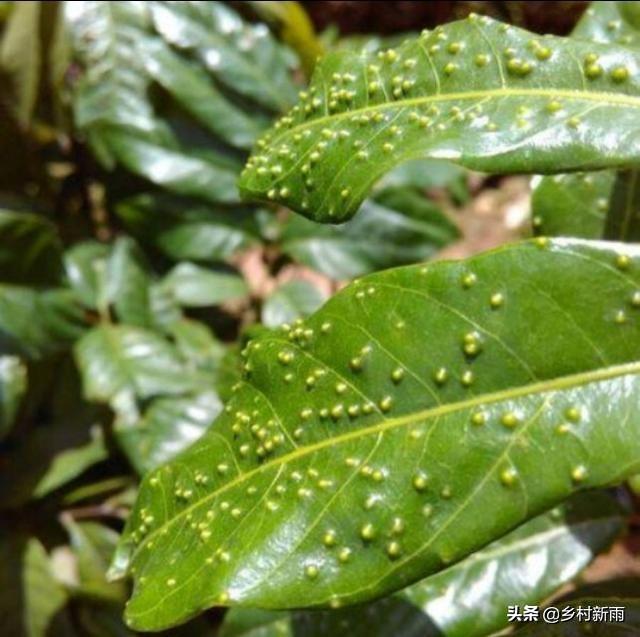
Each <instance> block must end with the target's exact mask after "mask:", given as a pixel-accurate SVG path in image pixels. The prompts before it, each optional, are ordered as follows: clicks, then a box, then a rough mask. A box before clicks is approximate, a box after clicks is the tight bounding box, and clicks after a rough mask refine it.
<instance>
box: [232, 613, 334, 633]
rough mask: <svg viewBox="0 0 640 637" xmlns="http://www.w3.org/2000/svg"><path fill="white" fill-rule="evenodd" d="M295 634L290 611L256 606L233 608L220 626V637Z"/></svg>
mask: <svg viewBox="0 0 640 637" xmlns="http://www.w3.org/2000/svg"><path fill="white" fill-rule="evenodd" d="M295 634H296V633H295V632H294V629H293V627H292V626H291V618H290V615H289V613H286V612H278V611H268V610H258V609H255V608H232V609H231V610H230V611H229V612H228V613H227V614H226V615H225V616H224V623H223V624H222V626H221V627H220V637H294V636H295ZM333 637H339V634H334V635H333Z"/></svg>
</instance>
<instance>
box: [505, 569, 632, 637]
mask: <svg viewBox="0 0 640 637" xmlns="http://www.w3.org/2000/svg"><path fill="white" fill-rule="evenodd" d="M638 590H640V581H638V580H637V579H631V578H627V579H620V580H611V581H609V582H602V583H599V584H591V585H587V586H583V587H581V588H579V589H578V590H576V591H574V592H572V593H570V594H569V595H568V596H566V597H565V598H563V600H560V602H555V603H553V604H551V605H552V606H554V607H555V608H558V609H559V610H560V613H561V614H562V612H563V611H564V612H565V613H567V615H568V616H569V617H570V616H573V617H576V615H577V612H578V609H579V608H582V609H583V612H584V609H588V608H590V609H594V608H596V607H598V608H607V609H609V608H610V607H615V608H620V607H622V608H624V621H622V622H619V621H606V620H602V619H600V620H595V619H594V620H592V621H585V620H583V621H579V620H577V619H574V620H573V621H564V622H560V623H557V624H555V625H554V624H551V625H550V624H549V623H546V622H543V621H539V622H537V623H533V624H529V625H526V624H525V625H524V626H523V627H522V630H516V631H515V633H514V634H516V635H518V637H524V636H525V635H531V636H532V637H533V636H539V637H580V636H582V635H585V636H586V635H589V636H593V637H633V636H634V635H637V634H638V633H639V632H640V597H639V596H638ZM587 612H588V611H587Z"/></svg>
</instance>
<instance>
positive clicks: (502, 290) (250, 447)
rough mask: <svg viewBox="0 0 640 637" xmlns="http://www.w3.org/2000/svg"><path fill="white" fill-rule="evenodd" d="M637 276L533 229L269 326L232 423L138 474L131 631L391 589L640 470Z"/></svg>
mask: <svg viewBox="0 0 640 637" xmlns="http://www.w3.org/2000/svg"><path fill="white" fill-rule="evenodd" d="M639 286H640V257H638V256H636V252H635V251H634V248H633V247H630V246H624V245H618V244H593V245H591V244H588V243H580V242H578V241H575V242H572V241H551V242H550V241H540V240H538V241H537V242H530V243H524V244H520V245H515V246H511V247H506V248H504V249H501V250H497V251H495V252H492V253H487V254H484V255H479V256H477V257H474V258H472V259H469V260H467V261H463V262H452V263H447V262H443V263H435V264H432V265H429V266H413V267H405V268H398V269H395V270H390V271H387V272H383V273H379V274H375V275H372V276H369V277H367V278H364V279H362V280H360V281H359V282H357V283H355V284H353V285H351V286H349V287H348V288H346V289H345V290H343V291H342V292H340V293H339V294H337V295H336V296H335V297H334V298H333V299H332V300H330V301H329V302H328V303H327V304H326V305H325V306H323V307H322V308H321V309H320V310H319V311H318V312H316V313H315V314H314V315H313V316H312V317H310V318H309V319H308V320H307V321H305V322H304V323H303V324H302V325H301V326H299V327H296V328H295V329H292V330H290V331H289V332H281V333H276V332H274V333H267V334H264V335H261V336H258V337H257V338H256V339H255V340H254V341H253V342H252V344H250V345H249V346H248V347H247V350H246V352H245V371H246V374H247V376H246V378H245V380H244V381H243V382H241V383H240V384H239V386H238V387H237V388H236V392H235V395H234V397H233V398H232V400H231V401H230V402H229V403H228V405H227V407H226V408H225V412H224V414H223V415H222V416H221V417H220V418H219V419H218V421H217V422H216V424H215V425H214V426H213V427H212V428H211V429H210V430H209V431H208V432H207V433H206V434H205V435H204V436H203V437H202V438H201V439H200V440H199V441H198V442H197V443H196V444H195V445H193V446H192V447H190V448H189V449H188V450H187V451H186V452H184V453H183V454H181V455H180V456H179V458H177V459H175V460H174V461H173V462H171V463H169V464H167V465H165V466H163V467H161V468H160V469H158V470H156V471H153V472H151V473H150V474H149V475H148V476H147V477H146V478H145V480H144V481H143V485H142V488H141V491H140V495H139V499H138V502H137V504H136V507H135V509H134V511H133V512H132V515H131V517H130V518H129V521H128V523H127V527H126V530H125V533H124V536H123V538H122V541H121V543H120V545H119V549H118V551H117V553H116V557H115V558H114V563H113V566H112V574H113V575H118V574H124V573H125V572H133V574H134V576H135V579H136V584H135V589H134V594H133V597H132V600H131V601H130V603H129V606H128V609H127V619H128V621H129V622H130V624H131V626H132V627H135V628H137V629H141V628H142V629H147V630H149V629H160V628H162V627H166V626H168V625H171V624H174V623H177V622H180V621H183V620H185V619H186V618H188V617H189V616H191V615H193V614H195V613H197V612H199V611H200V610H202V609H204V608H206V607H208V606H211V605H215V604H223V605H227V604H229V605H235V604H238V605H245V606H258V607H266V608H287V607H301V606H335V605H339V604H342V605H344V604H349V603H355V602H359V601H366V600H370V599H374V598H377V597H380V596H382V595H385V594H388V593H391V592H393V591H396V590H399V589H401V588H404V587H406V586H407V585H409V584H411V583H413V582H415V581H417V580H419V579H422V578H424V577H426V576H428V575H430V574H433V573H436V572H438V571H440V570H442V569H443V568H444V567H446V566H447V565H449V564H451V563H452V562H456V561H459V560H461V559H462V558H464V557H465V556H467V555H469V554H470V553H472V552H473V551H475V550H477V549H479V548H481V547H482V546H484V545H486V544H487V543H489V542H491V541H492V540H495V539H497V538H499V537H501V536H502V535H504V534H505V533H507V532H508V531H510V530H511V529H512V528H514V527H516V526H518V525H520V524H522V523H523V522H524V521H526V520H527V519H529V518H530V517H532V516H534V515H536V514H539V513H541V512H542V511H544V510H546V509H548V508H549V507H550V506H553V505H554V504H556V503H558V502H560V501H562V500H564V499H565V498H567V497H568V496H570V495H571V494H572V493H574V492H576V491H578V490H581V489H584V488H591V487H596V486H600V485H604V484H610V483H614V482H617V481H621V480H623V479H624V478H625V477H627V476H628V475H631V474H633V473H634V472H637V471H638V469H639V468H640V465H639V464H638V457H639V449H638V444H640V443H638V440H640V438H639V437H638V436H637V429H636V426H635V422H636V420H637V419H636V417H635V414H636V411H635V410H636V401H635V398H634V396H635V392H636V391H637V384H638V382H640V381H638V378H637V373H638V369H639V368H638V362H637V347H636V343H637V342H638V339H639V338H640V323H639V322H638V318H637V316H636V312H637V311H638V310H637V308H636V306H635V304H634V298H635V297H634V293H635V292H636V291H637V289H638V287H639ZM534 326H535V329H534ZM542 466H544V471H543V472H541V467H542ZM487 510H491V511H493V512H494V514H493V515H491V516H487V515H486V511H487ZM396 518H397V519H398V521H396ZM178 538H179V541H178Z"/></svg>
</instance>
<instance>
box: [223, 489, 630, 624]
mask: <svg viewBox="0 0 640 637" xmlns="http://www.w3.org/2000/svg"><path fill="white" fill-rule="evenodd" d="M623 527H624V514H623V512H622V511H621V510H620V509H619V508H618V507H617V506H616V505H615V504H614V502H613V500H612V499H611V498H610V497H608V496H607V495H606V494H603V493H588V494H580V495H578V496H576V497H575V498H573V499H572V500H570V501H569V503H568V504H567V505H565V506H563V507H559V508H557V509H555V510H554V511H551V512H549V513H545V514H544V515H541V516H539V517H537V518H534V519H533V520H530V521H529V522H526V523H525V524H523V525H522V526H521V527H519V528H518V529H516V530H515V531H513V532H511V533H509V534H508V535H506V536H505V537H504V538H501V539H500V540H498V541H496V542H494V543H492V544H490V545H489V546H487V547H486V548H484V549H481V550H480V551H477V552H476V553H474V554H473V555H471V556H470V557H468V558H466V559H464V560H462V561H461V562H459V563H458V564H456V565H455V566H452V567H450V568H448V569H446V570H444V571H442V572H441V573H438V574H437V575H433V576H431V577H429V578H427V579H425V580H423V581H422V582H419V583H418V584H415V585H413V586H411V587H409V588H407V589H406V590H404V591H402V592H401V593H399V594H398V595H396V596H394V597H389V598H386V599H383V600H380V601H378V602H374V603H372V604H367V605H364V606H354V607H351V608H346V609H344V610H337V611H327V612H317V611H315V612H306V613H301V612H298V613H294V614H292V615H291V616H290V620H287V618H286V616H284V617H283V614H282V613H277V612H272V613H267V612H262V613H255V612H254V611H250V610H245V609H232V610H231V611H230V612H229V613H228V615H226V616H225V628H224V629H223V634H225V635H226V634H227V633H226V632H224V631H225V630H226V631H228V632H229V635H238V636H239V635H245V634H247V635H248V634H250V631H251V630H252V629H256V628H257V627H258V625H263V626H266V625H270V627H271V629H272V630H273V634H274V635H276V634H278V633H276V632H275V626H276V625H280V624H284V625H286V626H287V628H288V629H289V630H290V634H292V635H304V637H323V636H324V635H331V636H332V637H347V636H348V637H359V636H363V637H366V636H367V635H371V634H375V635H376V637H396V636H397V635H402V637H445V636H446V637H474V636H478V637H484V636H485V635H488V634H493V633H494V632H495V631H496V630H498V629H500V628H502V627H503V626H505V625H506V624H507V607H508V606H510V605H523V604H539V603H540V602H541V601H542V600H544V599H546V598H547V597H549V595H550V594H551V593H553V592H555V591H556V590H557V589H558V588H559V587H560V586H561V585H562V584H565V583H567V582H568V581H570V580H571V579H572V578H573V577H575V575H576V574H577V573H578V572H579V571H580V570H581V569H582V568H584V567H585V566H586V565H587V564H588V563H589V562H590V561H591V559H592V558H593V557H594V556H595V555H596V554H597V553H598V552H599V551H601V550H602V549H605V548H607V546H608V545H609V544H610V543H611V542H612V541H613V540H614V538H615V537H616V536H617V535H618V534H619V533H620V532H621V531H622V529H623ZM243 630H244V631H245V632H242V631H243Z"/></svg>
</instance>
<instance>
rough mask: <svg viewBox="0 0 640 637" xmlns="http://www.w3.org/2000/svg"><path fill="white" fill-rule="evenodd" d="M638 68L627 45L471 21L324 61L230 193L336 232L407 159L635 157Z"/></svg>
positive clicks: (491, 165)
mask: <svg viewBox="0 0 640 637" xmlns="http://www.w3.org/2000/svg"><path fill="white" fill-rule="evenodd" d="M594 60H595V61H594ZM639 65H640V53H638V52H635V51H633V50H631V49H629V48H627V47H623V46H616V45H602V44H594V43H591V42H584V41H581V40H577V39H576V40H573V39H567V38H557V37H553V36H544V37H538V36H535V35H533V34H531V33H528V32H527V31H523V30H521V29H518V28H515V27H509V26H507V25H502V24H500V23H497V22H494V21H492V20H491V19H489V18H486V17H478V16H470V17H469V19H468V20H464V21H459V22H453V23H451V24H449V25H446V26H444V27H438V28H437V29H436V30H434V31H432V32H423V34H422V35H421V36H420V37H419V38H417V39H414V40H410V41H407V42H406V43H405V44H403V45H402V46H400V47H399V48H398V49H397V50H390V51H387V52H380V53H379V54H375V55H360V54H353V53H350V52H338V53H334V54H332V55H329V56H327V57H326V58H325V59H324V61H323V62H321V63H320V64H319V66H318V67H317V69H316V71H315V73H314V79H313V80H312V82H311V87H310V89H309V90H308V91H306V92H305V93H304V94H303V96H302V98H301V100H300V102H299V104H298V105H297V107H294V108H295V110H292V111H291V112H290V113H289V114H288V115H287V116H286V117H284V118H282V119H281V120H279V122H278V123H277V124H276V126H275V128H274V129H273V130H271V131H269V132H268V133H267V134H266V135H265V136H264V137H263V138H262V139H261V140H260V141H259V142H258V145H257V149H256V151H255V153H254V155H253V156H252V157H251V158H250V160H249V162H248V164H247V168H246V170H245V171H244V172H243V175H242V178H241V180H240V188H241V190H242V191H243V194H244V196H245V197H247V198H256V199H261V200H270V201H276V202H278V203H282V204H284V205H286V206H289V207H290V208H293V209H294V210H296V211H298V212H301V213H302V214H305V215H307V216H309V217H312V218H313V219H315V220H318V221H323V222H340V221H345V220H346V219H348V218H349V217H351V216H352V215H353V214H354V213H355V212H356V210H357V209H358V208H359V207H360V204H361V203H362V201H363V200H364V198H365V197H366V195H367V192H368V190H369V189H370V188H371V186H372V185H373V183H374V182H375V181H376V180H377V179H378V178H379V177H380V176H381V175H383V174H384V173H386V172H388V171H389V170H390V169H391V168H392V167H394V166H396V165H398V164H400V163H402V162H404V161H407V160H410V159H415V158H418V157H425V158H433V159H448V160H451V161H455V162H457V163H459V164H461V165H464V166H466V167H468V168H473V169H477V170H483V171H491V172H500V173H512V172H541V173H545V172H560V171H563V170H564V171H567V170H577V169H587V170H590V169H598V168H605V167H609V166H620V165H623V164H625V163H629V162H633V161H637V160H638V151H637V145H636V144H635V143H634V142H633V141H632V140H633V133H630V131H632V130H633V127H634V123H633V122H634V121H635V118H636V115H635V109H636V108H637V107H638V105H640V97H639V95H638V94H639V93H640V91H639V89H638V86H639V84H638V82H639V81H640V80H639V75H638V71H637V69H638V66H639Z"/></svg>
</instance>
